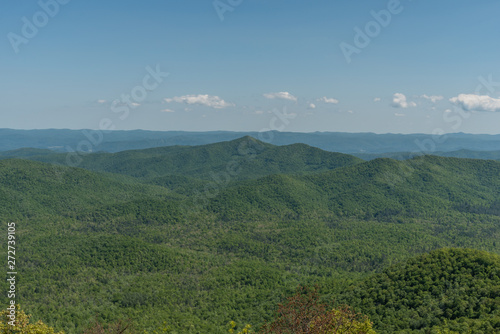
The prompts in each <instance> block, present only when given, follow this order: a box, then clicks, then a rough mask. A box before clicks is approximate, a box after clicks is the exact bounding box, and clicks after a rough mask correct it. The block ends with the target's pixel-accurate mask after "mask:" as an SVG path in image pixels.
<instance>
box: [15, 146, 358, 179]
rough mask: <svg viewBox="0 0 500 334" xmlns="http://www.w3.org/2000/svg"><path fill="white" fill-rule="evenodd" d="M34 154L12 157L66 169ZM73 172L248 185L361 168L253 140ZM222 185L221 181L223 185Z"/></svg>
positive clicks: (135, 154)
mask: <svg viewBox="0 0 500 334" xmlns="http://www.w3.org/2000/svg"><path fill="white" fill-rule="evenodd" d="M36 152H37V150H20V151H14V152H12V155H13V157H23V158H27V159H31V160H38V161H43V162H50V163H58V164H61V165H64V164H66V162H67V157H68V156H67V154H64V153H60V154H56V153H52V154H47V153H48V152H47V151H42V152H41V153H42V154H39V155H37V154H36ZM79 159H80V160H79V161H80V163H79V164H78V167H81V168H86V169H89V170H94V171H102V172H110V173H118V174H125V175H130V176H134V177H139V178H147V179H149V180H152V179H154V178H156V177H165V176H171V175H182V176H185V177H194V178H197V179H203V180H212V179H213V178H214V177H215V178H217V177H221V176H220V175H221V174H226V175H227V176H226V177H230V178H231V179H250V178H257V177H261V176H265V175H270V174H289V173H306V172H317V171H326V170H331V169H334V168H338V167H343V166H349V165H353V164H356V163H360V162H362V160H361V159H359V158H356V157H353V156H350V155H347V154H342V153H333V152H326V151H323V150H320V149H318V148H314V147H310V146H307V145H304V144H292V145H287V146H274V145H271V144H266V143H264V142H261V141H259V140H257V139H254V138H252V137H243V138H239V139H236V140H232V141H227V142H221V143H215V144H209V145H202V146H167V147H160V148H151V149H144V150H132V151H123V152H118V153H94V154H87V155H81V156H80V157H79ZM224 181H225V180H224Z"/></svg>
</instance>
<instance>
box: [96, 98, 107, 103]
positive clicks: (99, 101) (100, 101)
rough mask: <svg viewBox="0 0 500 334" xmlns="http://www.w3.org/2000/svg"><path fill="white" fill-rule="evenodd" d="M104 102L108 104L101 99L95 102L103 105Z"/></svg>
mask: <svg viewBox="0 0 500 334" xmlns="http://www.w3.org/2000/svg"><path fill="white" fill-rule="evenodd" d="M106 102H108V101H106V100H102V99H101V100H97V103H100V104H104V103H106Z"/></svg>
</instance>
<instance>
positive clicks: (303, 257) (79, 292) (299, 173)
mask: <svg viewBox="0 0 500 334" xmlns="http://www.w3.org/2000/svg"><path fill="white" fill-rule="evenodd" d="M32 153H34V154H32ZM39 153H42V154H39ZM18 157H22V158H23V159H4V160H1V161H0V205H1V208H2V209H1V210H0V215H1V217H2V218H3V220H4V221H14V222H16V226H17V232H16V233H17V236H18V242H19V251H18V255H17V261H18V264H17V266H18V268H19V269H18V271H19V282H18V289H19V291H18V297H17V301H18V302H19V303H20V304H21V305H23V308H24V309H25V310H26V311H27V312H28V313H30V314H33V317H34V319H35V320H37V319H41V320H43V321H44V322H46V323H48V324H49V325H51V326H54V327H55V328H56V329H64V330H65V331H66V332H68V333H80V332H81V331H82V330H83V329H85V328H86V326H88V323H89V321H90V319H92V318H93V317H94V316H95V315H96V314H97V315H98V320H99V321H101V322H103V323H111V322H114V321H116V320H118V319H127V318H130V319H131V320H132V322H133V323H134V326H135V328H137V329H138V330H140V331H142V330H143V329H145V330H153V329H156V328H158V327H160V326H161V324H162V323H163V322H165V321H166V322H167V324H168V325H169V326H170V328H171V332H172V333H190V332H191V333H198V332H205V333H225V332H227V329H228V327H227V324H228V322H229V321H231V320H234V321H236V322H237V323H249V324H252V325H253V326H254V328H259V327H260V326H261V325H262V324H264V323H265V322H268V321H270V320H271V319H272V318H273V317H274V314H273V310H275V309H276V306H277V304H278V303H279V302H280V301H282V300H283V299H284V298H285V297H287V296H290V295H291V294H293V291H294V290H295V288H296V287H297V286H298V285H299V284H305V285H314V284H318V285H320V286H321V293H322V294H324V296H325V298H326V297H327V298H330V299H337V300H338V301H340V302H345V303H347V304H350V305H352V306H354V307H356V308H357V309H359V310H361V311H362V312H364V313H366V314H368V315H369V317H370V319H371V320H372V321H374V328H375V330H376V331H381V332H382V333H384V331H385V332H390V330H391V328H392V327H388V326H393V324H392V320H390V321H389V322H391V324H388V319H393V318H392V317H393V315H394V314H395V315H394V317H395V316H396V315H397V316H398V317H399V316H401V319H400V320H398V322H397V326H398V327H397V328H398V329H418V328H420V329H422V330H424V331H423V333H424V332H425V330H428V329H429V330H430V328H431V327H432V326H434V325H439V326H441V325H443V326H444V319H445V318H446V319H449V320H450V324H451V325H450V328H452V329H454V330H456V329H455V328H462V327H457V326H462V324H463V323H468V324H470V326H476V325H475V324H476V321H475V320H474V319H478V318H481V319H483V320H484V321H483V320H481V321H482V323H481V326H483V327H481V328H490V327H492V328H497V327H495V326H497V325H495V324H497V323H498V321H497V320H496V318H495V317H494V315H495V314H496V313H494V312H493V311H495V310H496V309H495V307H496V306H495V305H496V304H495V303H498V301H497V300H496V299H495V298H497V297H495V293H498V288H497V287H496V285H495V284H497V283H495V282H497V281H495V280H496V279H495V277H494V276H488V277H489V278H488V280H486V279H485V280H483V281H482V282H483V283H481V284H482V285H481V287H482V288H481V289H482V290H481V289H479V290H478V288H477V286H475V285H474V284H475V282H472V281H471V282H469V281H466V280H465V279H466V278H464V277H462V278H456V279H455V278H453V277H455V276H446V275H444V274H443V275H441V276H439V280H440V282H441V280H443V285H442V286H453V284H455V282H462V281H463V282H464V284H465V285H464V286H470V289H469V290H466V291H468V294H467V296H466V295H465V294H464V293H462V292H460V291H457V293H455V292H453V293H452V294H447V293H448V292H446V293H445V292H443V293H444V294H439V293H441V292H439V291H438V290H436V293H437V294H436V295H426V293H424V292H422V296H423V297H422V298H423V300H424V302H425V303H424V302H422V305H423V306H422V307H423V308H422V310H427V307H431V308H432V307H435V305H436V303H438V304H439V303H442V304H439V305H448V304H446V303H447V302H446V300H445V299H446V298H454V299H453V300H455V301H456V302H457V303H458V305H462V304H463V303H467V305H469V304H470V305H479V306H477V307H476V306H473V309H474V312H475V313H467V312H468V311H467V312H465V311H464V312H465V313H460V314H461V315H460V317H464V320H463V321H462V320H460V319H461V318H460V317H459V318H455V317H454V316H453V315H450V316H448V315H446V317H442V316H441V315H439V314H437V315H436V319H437V320H435V321H434V320H432V319H431V320H432V321H431V320H429V321H430V322H426V321H427V320H428V319H427V320H422V321H421V322H419V325H418V326H420V327H418V326H417V325H415V322H412V320H410V318H411V319H413V318H414V317H415V316H414V313H411V312H413V309H411V307H410V308H408V309H407V310H406V309H404V311H401V313H397V312H396V313H391V312H392V311H391V310H392V308H391V307H392V306H391V305H392V304H387V303H386V304H383V303H382V302H381V301H380V300H378V299H373V301H372V299H370V298H372V297H373V296H378V295H379V294H378V292H377V293H375V292H376V291H377V289H379V287H377V285H376V284H378V283H377V282H380V281H381V280H382V281H383V280H386V281H387V279H386V278H383V279H382V278H380V277H385V276H380V275H386V276H387V275H388V273H389V272H401V274H394V275H393V276H390V277H391V279H392V281H387V284H385V283H383V284H385V285H390V284H392V285H394V286H395V288H394V290H395V289H396V287H397V289H400V290H401V291H404V292H406V293H409V292H408V291H410V290H411V287H412V285H408V286H406V285H405V284H406V283H405V282H407V280H405V277H406V276H405V275H406V274H403V272H404V270H406V269H405V268H409V267H411V266H415V268H421V270H422V273H421V274H422V275H423V274H424V273H426V270H433V271H435V272H436V274H437V273H439V272H446V271H447V270H448V269H439V268H440V267H439V266H440V265H441V264H440V263H441V262H439V261H441V260H440V259H441V258H443V257H447V256H448V255H449V257H450V260H449V261H451V263H452V264H453V265H452V266H451V267H452V268H454V269H453V270H454V272H455V271H456V272H457V273H462V272H469V271H470V270H472V269H469V268H470V266H468V265H469V262H471V261H472V260H468V257H471V258H473V259H476V258H481V259H483V258H484V259H486V258H489V257H491V259H494V260H492V261H493V262H491V261H490V262H491V263H492V264H491V265H490V264H488V263H490V262H488V261H489V260H488V261H486V260H484V259H483V260H484V261H486V262H485V263H486V264H485V266H486V267H478V268H479V269H477V272H479V273H481V272H488V273H489V272H491V273H493V272H494V269H493V268H494V267H495V266H497V260H496V257H495V256H493V255H485V253H475V252H473V251H467V252H466V253H464V254H465V255H463V256H462V255H460V254H461V253H460V251H455V250H453V251H452V250H446V251H442V252H443V253H440V252H438V253H431V255H424V257H422V258H420V257H417V258H416V259H415V260H410V262H408V264H407V265H405V264H404V263H406V262H405V261H408V259H411V258H412V257H414V256H416V255H419V254H423V253H427V252H431V251H434V250H436V249H440V248H443V247H461V248H464V247H467V248H471V249H478V250H484V251H489V252H492V253H496V254H499V253H500V244H499V243H498V240H499V237H500V214H499V210H498V208H499V204H498V203H499V201H498V195H499V193H500V179H499V175H500V162H496V161H485V160H473V159H458V158H443V157H436V156H424V157H418V158H415V159H412V160H406V161H396V160H391V159H375V160H372V161H368V162H362V161H360V160H359V159H357V158H354V157H350V156H346V155H344V154H336V153H329V152H324V151H321V150H319V149H316V148H312V147H309V146H306V145H302V144H298V145H297V144H295V145H290V146H273V145H269V144H265V143H262V142H259V141H257V140H255V139H251V138H243V139H240V140H235V141H229V142H223V143H219V144H211V145H205V146H200V147H181V146H177V147H166V148H156V149H148V150H140V151H127V152H120V153H115V154H110V153H97V154H92V155H87V156H85V157H83V161H82V163H81V167H85V168H88V169H83V168H73V167H65V166H63V165H58V164H49V163H47V162H39V161H30V160H27V159H26V158H29V159H31V158H33V157H35V158H36V159H40V160H42V159H50V160H51V161H53V162H58V161H59V162H61V160H58V159H61V158H62V157H64V154H63V155H61V156H59V155H54V154H53V153H49V152H39V151H36V150H35V151H30V150H22V151H19V152H18ZM228 166H231V168H232V169H229V171H231V170H233V171H238V172H235V173H232V174H229V172H228V169H227V168H228ZM224 171H226V172H227V173H228V174H229V175H230V176H231V182H225V180H226V179H225V178H223V176H222V174H221V173H223V172H224ZM120 173H121V174H120ZM212 173H213V174H216V175H217V176H218V177H219V178H220V180H222V181H221V182H216V181H215V180H214V178H213V175H212ZM5 238H6V236H5V234H4V236H2V240H3V242H5ZM5 253H6V250H5V249H2V254H4V255H5ZM436 254H437V255H436ZM440 254H444V255H440ZM446 254H448V255H446ZM467 254H469V255H467ZM425 256H428V257H427V258H430V259H433V260H429V261H427V260H423V259H425V258H426V257H425ZM463 258H466V259H465V260H463ZM483 260H477V261H476V260H473V261H476V262H478V261H479V262H478V263H482V262H481V261H483ZM411 261H413V262H411ZM443 261H444V260H443ZM446 261H448V260H446ZM484 261H483V262H484ZM412 263H413V264H412ZM415 263H416V264H415ZM427 263H430V264H431V266H430V267H429V268H432V269H428V268H427V267H426V264H427ZM433 263H435V264H433ZM394 265H395V266H396V267H394ZM391 266H392V267H391ZM462 267H463V269H461V268H462ZM386 268H389V269H386ZM411 268H413V267H411ZM443 268H444V267H443ZM446 268H447V267H446ZM474 268H475V267H474ZM485 268H486V269H485ZM384 270H385V271H384ZM412 270H413V269H412ZM415 270H416V269H415ZM415 270H413V271H415ZM474 270H476V269H474ZM495 270H496V269H495ZM475 272H476V271H474V273H475ZM373 275H375V276H373ZM377 275H378V276H377ZM457 275H458V274H457ZM483 276H484V275H483ZM430 277H431V278H432V276H430ZM431 278H429V279H430V280H429V286H431V288H430V289H431V290H432V289H433V287H436V288H434V289H442V286H441V285H436V284H434V283H432V284H431V282H434V281H435V280H434V278H432V279H431ZM447 278H450V279H451V278H453V280H449V281H448V280H447ZM416 279H417V278H416ZM436 279H437V278H436ZM467 279H468V278H467ZM6 284H7V283H6V282H3V283H1V286H2V289H3V288H5V287H6ZM412 284H413V283H412ZM419 284H420V283H419ZM385 285H383V289H386V288H385V287H384V286H385ZM426 288H427V287H426ZM405 289H406V290H405ZM419 289H420V287H419ZM407 290H408V291H407ZM412 291H413V290H412ZM425 291H427V290H425ZM443 291H444V290H443ZM471 291H472V292H471ZM474 291H476V292H477V291H478V292H477V293H480V296H483V294H482V293H483V292H485V293H487V294H488V297H484V296H486V295H484V296H483V297H484V298H487V299H484V298H483V297H477V298H478V301H475V300H474V301H471V300H470V298H469V297H470V296H471V294H472V295H473V294H474V293H475V292H474ZM362 293H368V295H366V296H365V295H363V294H362ZM397 293H400V292H394V296H398V294H397ZM401 293H403V292H401ZM415 293H416V294H420V292H415ZM436 296H438V297H436ZM439 296H444V297H442V298H441V297H439ZM431 297H432V298H437V299H439V298H441V300H438V301H436V302H433V301H429V303H427V301H428V300H430V299H429V298H431ZM2 298H3V299H2V301H4V302H5V301H6V297H5V296H3V297H2ZM373 298H375V297H373ZM377 298H378V297H377ZM387 298H389V297H387ZM394 298H395V299H393V301H392V303H393V304H394V305H396V304H397V303H401V302H402V300H401V299H400V298H399V297H397V298H396V297H394ZM432 298H431V299H432ZM481 298H483V299H481ZM437 299H436V300H437ZM364 300H365V301H366V303H367V304H363V301H364ZM387 300H389V299H387ZM384 301H385V299H384ZM481 301H484V303H482V302H481ZM370 303H372V304H373V307H372V306H370V305H372V304H370ZM460 303H462V304H460ZM471 303H472V304H471ZM428 305H430V306H428ZM453 305H455V304H453ZM481 305H486V306H485V308H482V307H483V306H481ZM394 307H396V306H394ZM398 307H399V306H398ZM405 307H406V306H405ZM401 310H403V308H402V307H401ZM433 310H434V309H433ZM455 310H462V309H461V308H456V309H453V312H455ZM417 312H419V309H417ZM422 312H423V311H422ZM457 312H458V311H457ZM460 312H462V311H460ZM495 312H496V311H495ZM419 314H421V313H419ZM458 314H459V313H457V315H458ZM398 319H399V318H398ZM418 319H420V318H418ZM429 319H430V318H429ZM453 321H455V322H453ZM495 321H496V322H495ZM451 322H453V323H451ZM394 326H395V325H394ZM484 326H486V327H484ZM394 328H396V327H394ZM474 328H476V327H474ZM478 328H479V327H478ZM477 333H480V332H479V331H477ZM485 333H489V332H488V331H485Z"/></svg>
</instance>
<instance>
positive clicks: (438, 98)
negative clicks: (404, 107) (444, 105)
mask: <svg viewBox="0 0 500 334" xmlns="http://www.w3.org/2000/svg"><path fill="white" fill-rule="evenodd" d="M421 97H423V98H424V99H426V100H430V101H431V102H432V103H436V102H438V101H441V100H442V99H444V97H443V96H441V95H431V96H428V95H426V94H424V95H422V96H421Z"/></svg>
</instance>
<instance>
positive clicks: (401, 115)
mask: <svg viewBox="0 0 500 334" xmlns="http://www.w3.org/2000/svg"><path fill="white" fill-rule="evenodd" d="M394 116H396V117H404V116H406V115H405V114H398V113H395V114H394Z"/></svg>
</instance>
